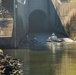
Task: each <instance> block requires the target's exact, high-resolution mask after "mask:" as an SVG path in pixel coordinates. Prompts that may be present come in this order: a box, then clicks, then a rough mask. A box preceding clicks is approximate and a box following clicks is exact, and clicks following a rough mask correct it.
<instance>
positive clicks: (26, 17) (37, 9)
mask: <svg viewBox="0 0 76 75" xmlns="http://www.w3.org/2000/svg"><path fill="white" fill-rule="evenodd" d="M8 2H11V1H9V0H8V1H7V4H6V1H5V0H2V3H3V4H4V5H5V4H6V5H9V3H8ZM58 5H59V3H58V1H57V0H32V1H31V0H14V1H13V2H12V7H13V9H14V10H13V13H14V14H13V17H12V18H13V27H12V32H11V40H10V43H9V44H10V46H11V47H18V46H19V44H20V43H22V41H24V39H25V36H26V35H29V37H30V38H34V37H37V39H39V41H40V39H43V41H44V40H46V39H47V38H48V37H49V36H51V34H52V33H53V32H54V33H55V34H56V35H57V36H58V37H59V38H65V37H68V35H67V32H66V30H65V28H64V25H63V23H62V21H63V19H61V15H59V14H58V11H59V12H61V11H60V10H59V9H58ZM61 5H64V4H61ZM61 5H60V7H61ZM10 6H11V5H10ZM60 7H59V8H60ZM63 7H64V6H63ZM60 9H63V8H60ZM69 10H70V9H69ZM62 13H63V12H62ZM62 13H60V14H62ZM62 17H63V14H62Z"/></svg>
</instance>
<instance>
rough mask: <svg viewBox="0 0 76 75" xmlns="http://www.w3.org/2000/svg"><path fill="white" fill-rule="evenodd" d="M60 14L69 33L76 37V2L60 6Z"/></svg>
mask: <svg viewBox="0 0 76 75" xmlns="http://www.w3.org/2000/svg"><path fill="white" fill-rule="evenodd" d="M58 12H59V13H58V14H59V17H60V19H61V22H62V24H63V26H64V28H65V30H66V32H67V34H68V35H69V36H70V37H72V35H73V36H75V35H76V29H75V28H76V2H71V3H63V4H61V5H60V6H59V9H58Z"/></svg>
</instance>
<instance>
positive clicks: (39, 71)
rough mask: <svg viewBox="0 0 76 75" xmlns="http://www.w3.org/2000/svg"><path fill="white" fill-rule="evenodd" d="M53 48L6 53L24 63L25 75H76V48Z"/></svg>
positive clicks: (7, 51)
mask: <svg viewBox="0 0 76 75" xmlns="http://www.w3.org/2000/svg"><path fill="white" fill-rule="evenodd" d="M53 46H55V47H53ZM53 46H52V47H53V48H51V49H50V50H41V51H40V50H28V49H27V50H26V49H18V50H4V53H5V54H8V55H12V56H13V57H16V58H19V59H20V60H21V61H23V65H24V68H23V69H24V74H23V75H76V48H73V49H72V48H69V46H66V45H63V46H62V45H61V46H60V47H57V46H59V44H58V45H56V44H54V45H53ZM53 50H54V51H53Z"/></svg>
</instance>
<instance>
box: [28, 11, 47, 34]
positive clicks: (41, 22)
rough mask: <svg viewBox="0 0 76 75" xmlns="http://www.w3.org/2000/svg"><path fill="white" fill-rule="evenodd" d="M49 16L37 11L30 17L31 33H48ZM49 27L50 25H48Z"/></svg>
mask: <svg viewBox="0 0 76 75" xmlns="http://www.w3.org/2000/svg"><path fill="white" fill-rule="evenodd" d="M46 20H47V15H46V13H45V12H44V11H42V10H35V11H33V12H32V13H31V14H30V16H29V30H28V32H29V33H42V32H47V31H48V29H47V28H46V24H47V22H46ZM47 26H48V25H47Z"/></svg>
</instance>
